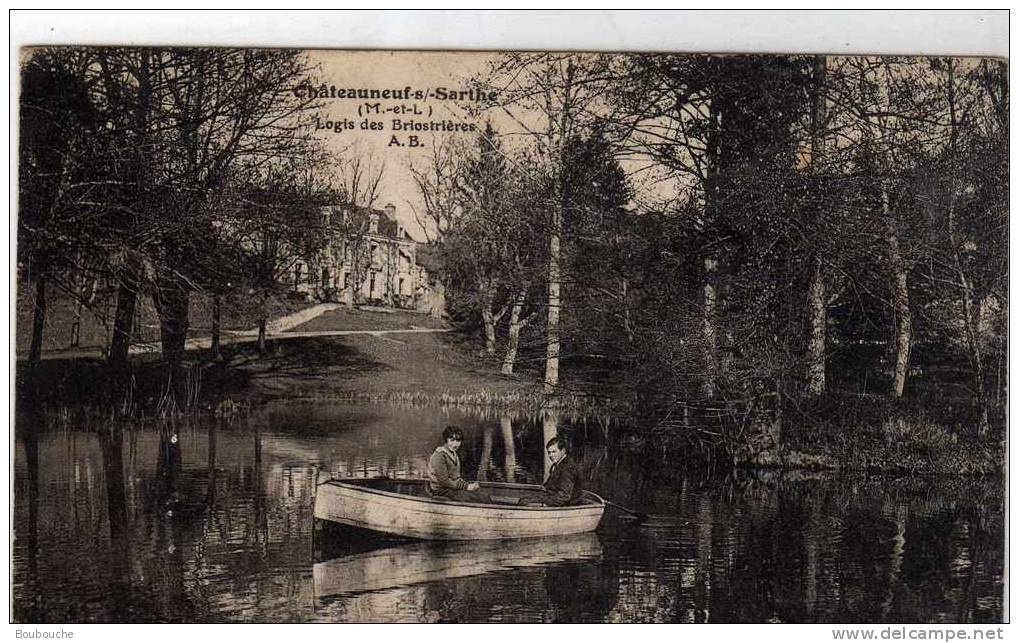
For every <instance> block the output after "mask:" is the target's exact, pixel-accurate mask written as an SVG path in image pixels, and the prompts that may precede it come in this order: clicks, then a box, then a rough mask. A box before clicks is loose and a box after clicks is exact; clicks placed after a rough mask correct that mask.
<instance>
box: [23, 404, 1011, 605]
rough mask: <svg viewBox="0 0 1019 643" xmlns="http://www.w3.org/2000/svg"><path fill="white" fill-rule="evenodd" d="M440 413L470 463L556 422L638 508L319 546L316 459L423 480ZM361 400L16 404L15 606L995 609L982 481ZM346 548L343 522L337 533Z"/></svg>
mask: <svg viewBox="0 0 1019 643" xmlns="http://www.w3.org/2000/svg"><path fill="white" fill-rule="evenodd" d="M447 424H458V425H460V426H463V427H464V428H465V429H466V432H467V440H466V442H465V446H464V449H463V451H464V453H463V463H464V467H465V470H466V473H467V474H468V475H473V474H475V473H476V474H477V475H478V477H481V476H485V477H487V478H488V479H490V480H516V481H521V482H540V481H541V479H542V478H543V477H544V475H545V467H546V464H545V463H546V460H547V459H546V458H545V457H544V449H543V447H544V443H545V441H547V439H548V437H550V433H551V432H552V431H555V432H558V431H569V432H570V433H571V435H573V437H574V442H575V443H576V447H577V453H578V462H579V463H580V465H581V467H582V469H583V470H584V471H585V472H586V473H587V474H588V475H589V477H590V480H591V484H590V486H591V488H593V489H595V490H597V491H599V492H602V493H603V494H604V495H606V496H607V497H610V498H612V499H614V500H617V501H619V502H621V503H623V504H626V505H630V506H635V507H638V508H640V509H642V510H645V511H647V512H648V513H651V514H653V517H652V519H651V520H649V521H648V522H647V523H646V524H645V525H643V526H641V527H639V528H635V527H633V526H632V525H631V524H629V523H627V522H624V521H621V520H619V519H618V518H616V517H614V516H611V515H609V516H607V517H606V518H605V520H604V521H603V524H602V527H601V528H600V529H599V532H598V533H597V534H588V535H586V536H583V537H579V538H577V539H575V540H569V539H568V540H567V541H565V542H559V543H549V542H545V541H544V540H539V541H532V542H527V541H522V542H519V543H510V544H507V543H498V544H496V543H489V544H478V543H462V544H449V543H446V544H443V543H431V544H429V543H425V544H421V543H418V544H406V543H402V544H394V543H379V542H373V543H371V544H370V546H369V547H368V548H367V549H364V550H352V549H349V548H348V549H347V551H341V552H340V553H339V554H338V555H336V554H334V555H330V556H328V558H321V557H319V558H316V553H315V552H316V549H320V548H319V547H318V543H316V539H315V537H314V533H313V525H314V521H313V519H312V515H313V514H312V511H313V499H314V483H315V466H316V465H319V466H321V467H322V468H324V469H326V470H328V471H331V472H332V473H333V474H334V475H341V476H349V475H380V474H390V475H401V476H414V477H421V476H423V475H425V474H426V471H427V456H428V454H429V453H430V452H431V450H432V449H433V448H434V446H435V444H436V442H437V440H438V436H439V435H440V433H441V431H442V428H443V427H444V426H445V425H447ZM592 426H593V428H594V430H592V431H590V432H588V431H587V429H586V426H585V425H584V424H583V423H582V422H578V421H575V420H572V419H563V418H556V417H555V416H550V415H546V416H545V417H539V418H535V419H531V420H527V419H519V418H515V419H511V418H508V417H502V418H499V417H487V418H486V417H475V416H470V415H467V414H464V413H460V412H457V411H446V410H438V409H413V408H400V407H389V406H384V407H369V406H358V405H322V404H316V405H295V404H286V405H277V406H272V407H269V408H267V409H265V410H264V412H261V413H259V414H257V415H255V416H252V417H250V418H242V419H238V420H236V421H234V422H233V423H232V424H229V423H227V422H225V421H224V420H222V419H216V420H214V419H211V418H210V419H207V420H203V421H201V422H198V423H196V422H177V423H165V424H164V423H153V424H143V425H141V426H130V427H128V426H120V427H110V426H103V427H89V426H84V427H73V428H65V427H64V425H62V424H60V423H58V422H57V421H54V420H49V419H46V418H43V417H39V416H35V417H32V416H19V417H18V425H17V442H16V456H15V458H16V460H15V507H14V511H15V515H14V521H15V530H16V540H15V543H14V557H13V567H14V570H13V575H14V586H13V590H14V605H13V614H14V620H15V621H18V622H33V621H36V622H37V621H45V622H62V621H298V622H303V621H461V622H465V621H565V622H578V621H616V622H765V621H780V622H867V621H882V622H886V621H890V622H943V621H952V622H957V621H961V622H971V621H975V622H981V621H996V620H1000V619H1001V618H1002V600H1001V593H1002V587H1003V582H1002V573H1003V564H1004V563H1003V561H1004V557H1003V531H1004V528H1003V520H1002V516H1003V500H1002V492H1001V489H1000V482H997V481H990V480H987V481H981V480H968V481H967V480H957V481H954V482H951V484H949V483H948V482H945V481H937V482H936V483H930V484H927V483H924V482H907V481H896V480H888V479H882V478H867V477H857V478H845V477H842V478H839V477H821V476H813V477H803V476H776V475H764V474H756V475H747V474H741V475H740V476H739V477H737V478H732V477H729V478H710V479H709V478H704V477H698V476H693V475H685V474H682V473H680V472H678V471H674V470H671V469H668V468H666V467H657V468H656V467H649V466H647V462H646V461H644V460H643V459H642V458H641V457H640V456H641V454H640V453H637V454H629V453H628V452H626V451H621V450H618V449H610V448H609V447H608V446H607V444H606V435H607V434H606V432H605V431H604V430H603V427H601V426H600V425H594V424H593V425H592ZM333 544H338V545H340V546H341V549H342V547H344V546H346V545H349V543H347V542H346V541H344V540H342V539H341V540H339V541H336V540H334V541H333Z"/></svg>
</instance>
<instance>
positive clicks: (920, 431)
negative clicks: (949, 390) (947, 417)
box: [881, 416, 958, 449]
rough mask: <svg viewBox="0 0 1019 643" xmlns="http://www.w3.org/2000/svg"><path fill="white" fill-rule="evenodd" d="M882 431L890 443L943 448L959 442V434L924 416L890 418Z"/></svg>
mask: <svg viewBox="0 0 1019 643" xmlns="http://www.w3.org/2000/svg"><path fill="white" fill-rule="evenodd" d="M881 432H882V434H883V435H884V438H885V442H886V443H888V444H889V445H891V444H898V445H900V446H910V445H912V446H921V447H926V448H930V449H942V448H946V447H949V446H951V445H954V444H956V443H957V442H958V436H957V435H955V434H954V433H952V432H951V431H949V430H948V429H946V428H945V427H943V426H942V425H940V424H938V423H936V422H934V421H932V420H931V419H930V418H927V417H923V416H919V417H916V418H906V417H902V416H898V417H891V418H888V419H887V420H885V422H884V424H882V425H881Z"/></svg>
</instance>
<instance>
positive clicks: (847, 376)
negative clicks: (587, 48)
mask: <svg viewBox="0 0 1019 643" xmlns="http://www.w3.org/2000/svg"><path fill="white" fill-rule="evenodd" d="M475 81H476V83H477V85H478V86H479V87H480V88H481V89H483V90H485V91H489V92H495V95H496V96H497V97H498V102H496V103H492V104H488V105H485V106H484V107H483V108H479V109H478V110H477V112H476V113H475V114H474V115H475V116H476V117H477V118H479V119H488V121H489V124H488V126H487V127H486V128H485V129H484V130H483V131H482V133H481V134H480V135H479V136H478V137H477V139H476V140H475V141H473V142H471V143H469V144H459V145H458V144H456V143H454V142H450V141H445V142H440V143H438V144H437V145H436V146H434V149H433V155H432V159H431V160H430V162H429V163H427V164H424V165H422V166H419V167H417V168H416V169H415V171H414V176H415V178H416V180H417V183H418V186H419V188H420V191H421V194H422V197H423V200H424V202H425V204H426V210H427V212H426V214H427V217H428V223H429V229H430V230H432V231H433V234H434V239H433V242H434V244H435V247H436V249H437V250H438V252H439V253H440V254H441V255H442V257H443V260H444V266H445V276H446V279H447V281H448V284H447V286H448V287H449V289H450V295H451V296H450V306H451V313H452V314H453V316H454V319H456V320H457V321H458V323H460V324H461V325H462V326H463V327H464V328H468V329H470V328H474V329H477V331H478V334H479V336H480V337H482V338H483V343H484V351H485V353H488V354H491V355H494V354H495V353H497V352H499V353H500V355H499V356H498V361H499V362H500V363H501V365H502V370H503V372H504V373H507V374H508V373H512V372H513V370H514V368H515V367H518V366H519V365H520V364H521V363H524V364H531V365H533V366H534V367H535V369H536V370H539V371H541V372H543V375H544V384H545V389H546V392H547V393H550V394H553V395H554V394H557V393H560V392H561V391H562V388H563V386H564V382H567V380H569V378H567V380H561V378H560V364H561V362H563V360H565V363H566V364H570V365H571V366H570V368H571V369H572V371H571V372H572V375H573V376H574V377H573V381H576V380H578V379H580V378H595V379H600V380H601V381H604V382H608V383H611V384H612V385H613V386H614V388H615V392H616V394H617V395H618V394H624V395H626V396H630V398H631V399H633V400H634V401H636V402H638V403H639V404H641V405H642V406H643V407H658V408H660V409H661V410H662V413H663V414H668V413H670V412H672V411H673V410H674V409H675V408H677V405H678V404H680V403H681V402H683V401H689V400H699V401H701V402H702V403H704V404H710V401H711V400H719V399H730V400H731V399H739V400H749V401H755V400H756V401H760V400H761V399H764V398H766V397H768V396H778V397H779V398H781V397H784V396H793V397H796V398H799V399H809V398H815V397H819V396H822V395H823V394H826V393H828V392H831V391H832V390H836V389H837V390H849V391H854V392H864V393H868V394H875V393H878V394H881V395H884V396H888V397H891V398H893V399H898V398H902V397H904V396H907V397H908V395H909V393H910V390H911V383H912V385H915V387H916V388H919V386H920V383H921V382H922V383H923V384H924V386H927V385H929V384H933V385H934V386H935V387H936V388H937V389H938V390H940V391H949V392H950V393H951V396H953V397H960V398H963V399H965V400H967V401H968V402H969V403H971V404H972V408H973V409H975V410H976V413H977V415H976V416H975V422H976V425H977V426H978V428H979V431H980V432H981V433H983V432H985V431H986V430H987V427H988V412H989V410H993V409H999V410H1000V408H1001V405H1002V403H1003V391H1004V389H1005V386H1006V379H1007V374H1006V372H1005V371H1004V370H1003V369H1004V365H1005V360H1006V344H1005V337H1006V326H1007V309H1008V299H1007V291H1006V283H1007V241H1006V239H1007V229H1008V213H1007V212H1008V211H1007V198H1008V197H1007V185H1008V169H1007V168H1008V166H1007V157H1008V143H1007V141H1008V116H1007V114H1008V85H1007V65H1006V63H1004V62H1003V61H997V60H985V59H952V58H918V57H911V58H895V57H830V56H708V55H659V54H647V55H596V54H551V53H533V54H531V53H529V54H505V55H503V56H502V57H501V58H500V59H499V60H498V61H496V62H495V63H493V64H492V66H491V68H490V69H489V70H488V71H487V72H486V73H484V74H481V75H480V76H479V77H477V78H476V79H475ZM493 122H498V123H500V126H499V127H500V129H501V130H502V131H497V129H496V128H495V127H494V126H493V125H492V123H493ZM567 383H568V382H567Z"/></svg>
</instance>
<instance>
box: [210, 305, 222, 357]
mask: <svg viewBox="0 0 1019 643" xmlns="http://www.w3.org/2000/svg"><path fill="white" fill-rule="evenodd" d="M220 299H221V298H220V296H219V295H214V296H213V298H212V359H214V360H216V361H219V360H220V359H222V358H223V356H222V355H221V354H220V352H219V327H220V323H219V321H220Z"/></svg>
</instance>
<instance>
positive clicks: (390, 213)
mask: <svg viewBox="0 0 1019 643" xmlns="http://www.w3.org/2000/svg"><path fill="white" fill-rule="evenodd" d="M385 211H386V216H387V217H389V220H390V221H396V206H395V205H393V204H392V203H387V204H386V207H385Z"/></svg>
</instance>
